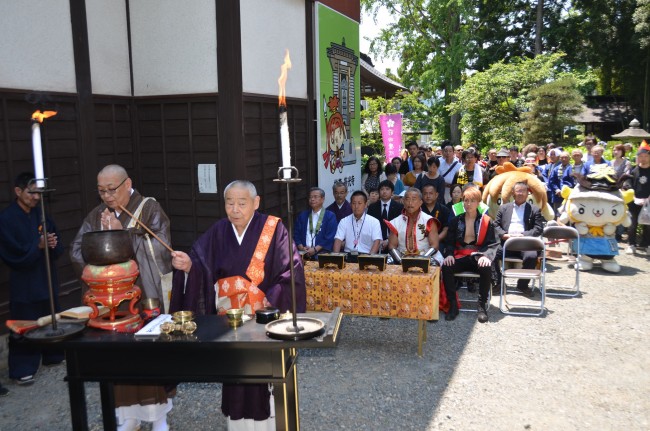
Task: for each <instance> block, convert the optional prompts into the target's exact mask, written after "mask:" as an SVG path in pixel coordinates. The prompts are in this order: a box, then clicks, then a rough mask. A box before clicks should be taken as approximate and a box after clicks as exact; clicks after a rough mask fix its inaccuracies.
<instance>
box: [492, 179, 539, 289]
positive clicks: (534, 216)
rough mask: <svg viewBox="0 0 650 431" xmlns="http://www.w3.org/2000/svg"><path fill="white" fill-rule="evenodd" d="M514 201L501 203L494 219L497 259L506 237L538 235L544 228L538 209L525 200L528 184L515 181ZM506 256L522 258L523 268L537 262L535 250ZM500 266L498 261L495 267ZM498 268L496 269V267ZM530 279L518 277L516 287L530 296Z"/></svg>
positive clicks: (513, 252)
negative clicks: (498, 243)
mask: <svg viewBox="0 0 650 431" xmlns="http://www.w3.org/2000/svg"><path fill="white" fill-rule="evenodd" d="M512 194H513V196H514V198H515V200H514V202H508V203H507V204H503V205H501V207H500V208H499V211H498V212H497V217H496V219H495V220H494V233H495V235H496V236H497V237H498V238H499V239H501V245H500V246H499V248H498V249H497V259H499V260H500V259H501V258H502V254H503V243H505V242H506V240H507V239H508V238H513V237H518V236H532V237H538V236H540V235H541V234H542V231H543V230H544V218H543V217H542V213H541V211H540V209H539V208H538V207H537V206H536V205H533V204H531V203H530V202H526V199H527V198H528V184H526V183H525V182H519V183H516V184H515V185H514V187H513V193H512ZM506 257H514V258H519V259H522V260H523V261H524V262H523V268H524V269H534V268H535V265H536V264H537V252H536V251H523V252H522V251H508V253H507V255H506ZM500 267H501V262H498V266H497V268H500ZM497 270H498V269H497ZM528 283H530V280H524V279H520V280H518V281H517V289H519V290H520V291H521V292H523V293H524V294H526V295H528V296H530V295H531V294H532V291H531V290H530V288H529V287H528Z"/></svg>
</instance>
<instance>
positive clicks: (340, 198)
mask: <svg viewBox="0 0 650 431" xmlns="http://www.w3.org/2000/svg"><path fill="white" fill-rule="evenodd" d="M332 194H334V202H332V204H331V205H330V206H328V207H327V208H325V209H326V210H327V211H331V212H333V213H334V215H335V216H336V222H337V223H338V222H340V221H341V219H344V218H346V217H347V216H349V215H350V214H352V207H351V206H350V202H348V201H347V199H346V197H347V196H348V186H347V185H346V184H345V183H344V182H342V181H336V182H335V183H334V185H333V186H332Z"/></svg>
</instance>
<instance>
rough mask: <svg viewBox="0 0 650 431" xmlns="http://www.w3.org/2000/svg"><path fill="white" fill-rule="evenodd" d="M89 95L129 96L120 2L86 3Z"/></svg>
mask: <svg viewBox="0 0 650 431" xmlns="http://www.w3.org/2000/svg"><path fill="white" fill-rule="evenodd" d="M86 16H87V20H88V45H89V47H90V74H91V81H92V85H93V94H109V95H114V96H130V95H131V82H130V80H131V78H130V76H129V40H128V34H127V26H126V5H125V2H124V1H115V0H86Z"/></svg>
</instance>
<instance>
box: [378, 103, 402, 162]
mask: <svg viewBox="0 0 650 431" xmlns="http://www.w3.org/2000/svg"><path fill="white" fill-rule="evenodd" d="M379 124H380V125H381V137H382V139H383V141H384V151H385V152H386V163H390V161H391V160H392V159H393V158H394V157H399V156H400V151H401V150H402V114H401V113H397V114H381V115H380V116H379Z"/></svg>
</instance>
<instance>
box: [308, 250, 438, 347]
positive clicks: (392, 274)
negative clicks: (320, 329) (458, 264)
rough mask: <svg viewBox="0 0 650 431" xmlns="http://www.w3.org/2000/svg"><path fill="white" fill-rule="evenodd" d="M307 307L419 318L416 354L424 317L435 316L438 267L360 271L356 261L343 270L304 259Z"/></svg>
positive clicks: (395, 267)
mask: <svg viewBox="0 0 650 431" xmlns="http://www.w3.org/2000/svg"><path fill="white" fill-rule="evenodd" d="M305 284H306V288H307V310H309V311H332V310H333V309H335V308H336V307H340V308H341V312H343V313H344V314H353V315H361V316H373V317H391V318H403V319H416V320H418V321H419V322H418V354H419V355H422V343H423V342H424V340H425V339H426V326H425V323H426V321H427V320H437V319H438V299H439V297H440V268H438V267H431V268H430V269H429V273H427V274H425V273H417V272H408V273H405V272H402V268H401V266H398V265H388V266H387V267H386V270H385V271H379V270H372V269H371V270H359V268H358V266H357V265H356V264H347V265H346V267H345V268H343V269H330V268H323V269H320V268H318V263H316V262H305Z"/></svg>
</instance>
